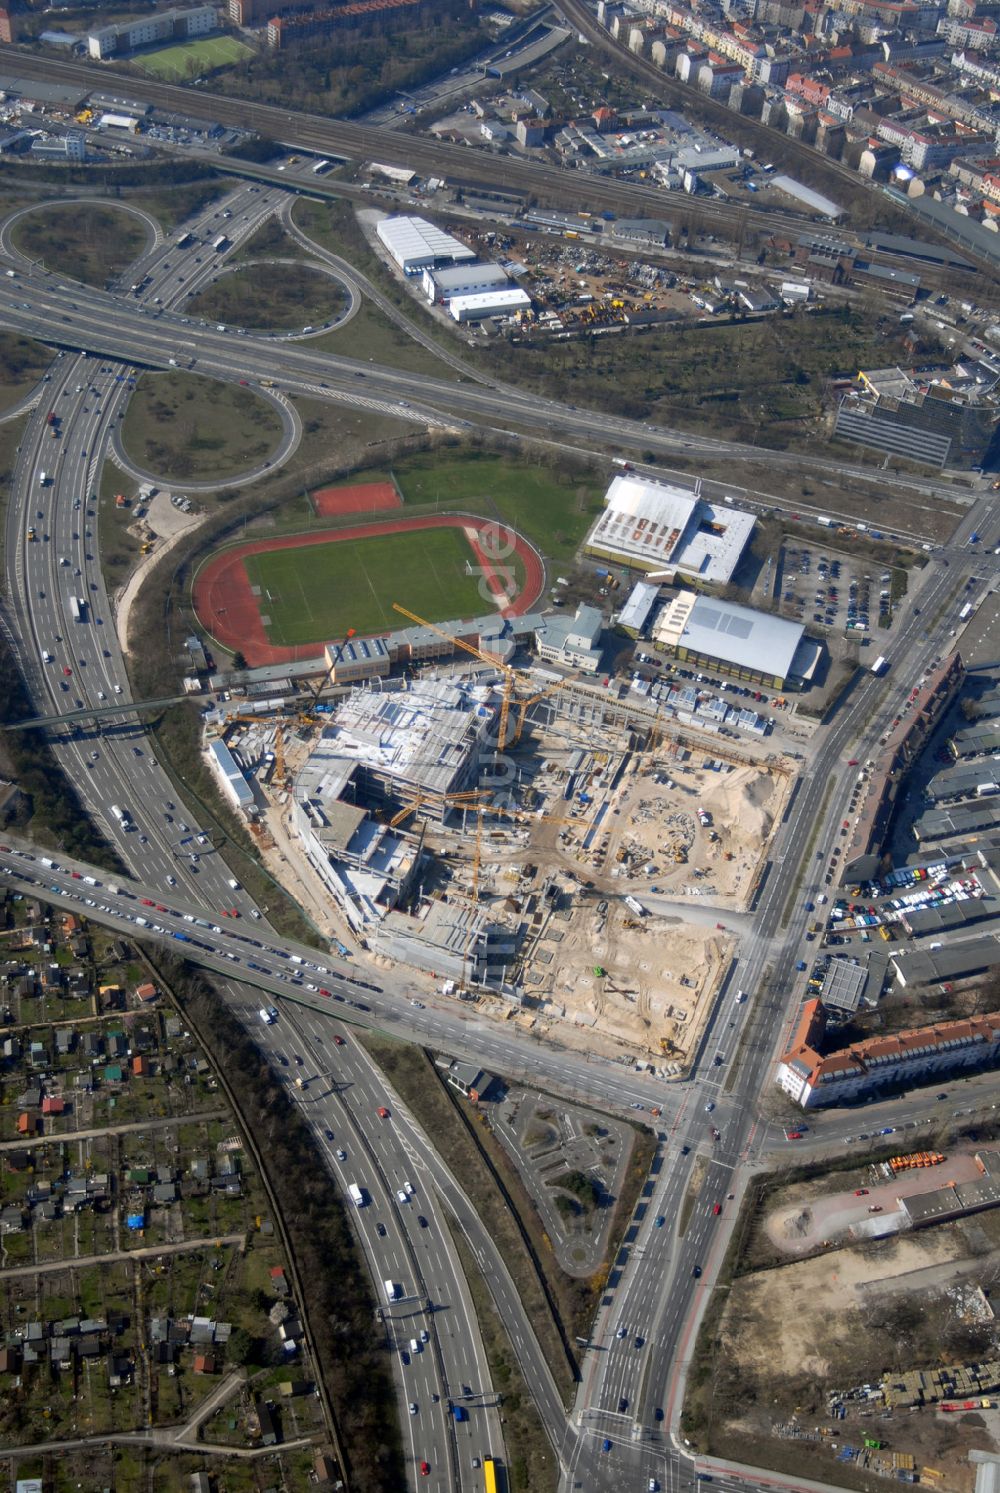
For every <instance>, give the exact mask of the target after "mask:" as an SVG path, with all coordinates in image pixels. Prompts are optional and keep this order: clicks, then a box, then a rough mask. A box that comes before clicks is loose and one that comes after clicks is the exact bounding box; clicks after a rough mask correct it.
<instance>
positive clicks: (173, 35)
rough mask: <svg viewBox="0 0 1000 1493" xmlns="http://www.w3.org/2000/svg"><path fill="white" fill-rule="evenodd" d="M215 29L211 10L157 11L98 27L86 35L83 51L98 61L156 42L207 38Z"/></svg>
mask: <svg viewBox="0 0 1000 1493" xmlns="http://www.w3.org/2000/svg"><path fill="white" fill-rule="evenodd" d="M217 26H218V21H217V18H216V11H215V7H214V6H212V5H198V6H195V7H193V8H192V9H190V10H159V11H155V12H153V14H151V15H148V16H143V17H142V18H141V19H140V20H136V21H123V22H120V23H115V24H114V25H111V26H99V27H97V28H96V29H95V30H94V31H90V32H88V33H87V51H88V52H89V54H90V56H91V57H96V58H98V59H100V58H102V57H112V56H114V55H115V54H116V53H120V52H134V51H136V50H137V49H138V48H139V47H150V46H155V45H156V44H157V43H158V42H162V43H165V42H181V41H190V40H191V39H192V38H193V37H195V36H207V35H208V34H209V32H211V31H215V30H216V29H217Z"/></svg>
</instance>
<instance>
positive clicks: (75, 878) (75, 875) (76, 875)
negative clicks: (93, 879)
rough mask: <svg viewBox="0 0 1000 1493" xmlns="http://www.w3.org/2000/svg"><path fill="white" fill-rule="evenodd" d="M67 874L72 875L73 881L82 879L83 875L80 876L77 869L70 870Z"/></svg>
mask: <svg viewBox="0 0 1000 1493" xmlns="http://www.w3.org/2000/svg"><path fill="white" fill-rule="evenodd" d="M69 874H70V875H71V876H72V878H73V880H74V881H82V880H83V877H82V875H81V873H80V872H79V871H71V872H70V873H69Z"/></svg>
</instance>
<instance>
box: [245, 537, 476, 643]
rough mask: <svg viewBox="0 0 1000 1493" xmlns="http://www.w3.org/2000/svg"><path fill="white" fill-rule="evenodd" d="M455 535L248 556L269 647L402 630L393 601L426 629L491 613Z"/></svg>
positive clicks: (469, 557) (339, 544) (387, 539)
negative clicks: (423, 620) (351, 630)
mask: <svg viewBox="0 0 1000 1493" xmlns="http://www.w3.org/2000/svg"><path fill="white" fill-rule="evenodd" d="M470 561H471V562H472V563H473V564H475V558H474V556H473V553H472V550H471V548H470V547H469V544H468V541H467V540H466V538H465V536H464V535H463V534H462V532H461V530H460V529H453V528H441V529H417V530H411V531H410V532H408V533H403V534H379V535H373V536H372V537H371V538H370V539H354V540H343V541H340V542H338V541H332V542H329V543H325V544H315V545H307V546H305V547H300V548H297V549H278V550H268V551H265V552H264V553H263V554H259V555H249V556H248V557H247V559H246V562H245V563H246V571H247V575H248V577H249V579H250V584H251V585H252V586H259V587H260V595H259V596H258V597H257V605H258V607H259V608H260V614H261V616H262V617H264V618H267V619H268V621H267V622H266V623H265V632H266V633H267V637H268V641H269V642H271V643H274V644H276V645H277V646H279V647H286V648H290V647H296V646H298V645H299V644H301V643H325V642H331V641H335V640H336V639H339V638H342V637H343V636H344V635H345V633H346V632H347V631H348V629H349V628H352V627H353V628H354V630H355V631H356V632H357V633H359V634H361V635H362V636H364V635H365V634H366V633H377V632H386V631H388V630H390V629H392V628H396V627H401V626H403V625H404V619H403V618H402V617H400V615H399V613H398V612H394V611H393V610H392V603H393V602H394V601H398V602H399V603H400V604H401V605H402V606H405V607H408V608H409V609H410V611H412V612H416V613H417V614H418V615H419V616H421V617H426V618H427V620H428V622H447V621H450V620H451V619H452V618H453V617H481V616H483V615H484V614H485V613H486V612H489V611H491V610H493V608H492V606H491V603H490V601H489V599H488V597H489V592H488V590H487V589H486V588H485V587H484V589H483V592H482V593H481V592H480V589H479V577H478V576H477V575H468V574H467V573H466V565H467V564H469V562H470Z"/></svg>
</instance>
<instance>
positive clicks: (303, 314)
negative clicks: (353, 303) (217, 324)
mask: <svg viewBox="0 0 1000 1493" xmlns="http://www.w3.org/2000/svg"><path fill="white" fill-rule="evenodd" d="M343 305H344V292H343V291H342V289H341V287H340V285H339V284H338V282H337V281H336V280H333V279H331V277H330V276H329V275H325V274H323V272H322V271H321V270H314V269H312V268H310V266H309V265H305V264H282V265H274V264H255V265H247V266H246V268H245V269H239V270H233V272H232V273H231V274H224V275H222V276H221V277H220V278H219V279H218V280H216V281H215V283H214V284H212V285H210V286H208V288H207V289H206V290H203V291H202V292H201V294H200V295H196V296H194V297H192V299H191V301H190V302H189V303H188V308H187V309H188V310H189V311H190V312H191V314H192V316H207V317H209V318H211V319H212V320H214V321H223V322H226V323H228V324H229V325H231V326H240V327H252V328H254V329H255V330H258V329H263V330H265V331H272V330H277V331H301V330H302V328H303V327H309V326H322V325H323V323H324V322H327V321H331V320H332V319H333V318H334V317H335V316H337V315H338V314H339V313H340V311H341V309H342V308H343Z"/></svg>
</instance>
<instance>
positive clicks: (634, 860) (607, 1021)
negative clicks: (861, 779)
mask: <svg viewBox="0 0 1000 1493" xmlns="http://www.w3.org/2000/svg"><path fill="white" fill-rule="evenodd" d="M459 647H460V649H461V650H462V651H464V652H474V653H475V657H476V663H477V665H478V666H473V661H472V660H471V659H468V658H463V657H462V653H461V651H460V652H459V653H458V654H454V653H453V656H452V658H451V659H449V660H442V661H441V662H439V663H436V664H435V665H433V666H432V667H427V668H424V669H423V670H422V671H420V672H419V673H416V674H411V676H410V677H404V678H400V679H388V678H384V679H380V680H378V681H377V682H376V683H377V687H376V688H372V687H371V686H370V685H364V684H362V685H359V686H358V687H356V688H353V689H350V690H347V691H345V690H343V689H341V690H340V691H339V693H335V694H333V695H331V693H330V691H329V689H328V688H326V686H327V683H328V681H327V680H326V679H322V680H320V682H319V686H318V687H317V689H316V691H315V693H314V698H313V699H312V701H311V702H310V703H309V704H308V705H306V706H302V705H301V703H299V704H298V705H296V704H295V703H294V702H289V703H288V704H287V705H286V702H285V701H282V700H274V701H269V702H267V708H261V706H257V707H248V706H246V705H240V706H232V707H229V708H227V707H221V708H220V709H219V710H218V711H217V712H215V714H214V716H213V717H212V718H210V720H209V724H208V730H207V738H206V751H207V752H208V754H209V760H210V761H213V758H214V766H215V769H216V772H217V773H218V772H219V771H220V767H219V763H220V761H221V762H222V763H223V769H222V770H223V771H225V772H228V773H229V776H230V780H232V779H233V777H234V776H236V777H238V778H239V780H240V784H241V785H242V786H241V787H240V788H239V792H240V794H241V796H242V798H243V801H244V803H243V806H244V812H245V814H246V817H247V819H248V822H249V823H250V825H251V828H252V830H253V832H254V834H255V836H256V838H257V842H258V845H259V847H260V850H261V853H262V855H263V857H264V859H265V860H266V861H267V862H268V863H269V864H270V868H271V870H272V872H273V874H274V875H275V877H276V878H277V879H279V880H280V881H281V882H282V883H283V884H284V885H286V886H287V887H288V888H289V890H290V891H292V893H293V894H294V895H295V896H296V897H297V898H298V900H299V901H300V902H301V903H302V905H303V906H304V907H306V909H307V911H308V912H309V913H310V916H311V917H312V918H313V920H314V921H315V922H316V923H317V926H319V927H320V928H321V929H322V931H323V932H324V933H325V934H327V935H328V936H329V937H330V938H331V939H333V940H338V941H340V940H347V939H351V940H353V941H354V942H355V944H356V945H357V946H359V947H360V949H361V950H363V951H364V952H365V953H366V955H367V957H368V958H370V959H371V960H372V961H373V962H375V963H376V964H378V965H381V966H382V967H386V966H388V965H407V966H409V967H410V968H412V970H413V971H414V972H415V974H417V975H423V976H424V977H426V979H427V980H428V981H429V982H433V986H434V988H437V989H439V990H440V991H443V992H444V993H445V994H446V995H449V996H454V997H455V998H456V999H457V998H461V999H465V1000H475V1001H477V1002H478V1003H479V1005H480V1007H481V1009H482V1010H484V1011H488V1012H490V1011H491V1012H495V1014H496V1015H497V1016H498V1017H499V1018H502V1019H505V1020H508V1021H515V1022H517V1023H519V1024H524V1025H527V1026H530V1027H531V1028H532V1029H534V1030H535V1031H537V1032H539V1033H540V1034H541V1033H551V1034H552V1035H553V1036H556V1035H557V1036H558V1038H559V1040H560V1041H561V1042H563V1043H565V1044H566V1045H568V1046H578V1047H580V1048H581V1049H590V1050H600V1051H604V1052H607V1053H614V1054H616V1055H619V1056H621V1058H622V1060H623V1061H630V1062H636V1063H640V1064H643V1065H648V1066H650V1067H652V1068H654V1069H655V1070H656V1071H658V1072H660V1073H661V1074H662V1075H663V1076H665V1077H671V1076H676V1075H678V1074H680V1073H682V1072H683V1071H684V1068H685V1065H686V1062H687V1059H688V1057H689V1056H690V1054H691V1053H692V1052H693V1051H694V1049H695V1047H696V1045H697V1042H698V1038H699V1033H700V1031H701V1028H702V1025H703V1022H704V1019H705V1016H706V1015H707V1012H708V1010H709V1009H710V1007H711V1003H712V1001H713V999H714V996H715V994H716V993H717V991H718V989H719V985H720V982H721V981H722V980H723V979H724V977H725V975H726V973H727V971H728V968H729V965H730V961H731V957H732V948H733V937H734V935H733V932H732V930H731V928H729V927H727V917H729V918H730V919H732V918H734V917H738V916H739V914H741V913H742V912H744V911H745V910H746V909H747V908H748V907H749V905H750V903H751V901H752V899H753V896H754V893H755V890H756V887H757V884H758V881H759V877H760V874H761V871H762V869H763V866H764V864H765V861H766V857H767V852H768V846H769V844H770V840H771V836H772V833H773V830H774V828H775V826H776V825H777V824H778V823H779V822H780V820H781V817H782V814H783V813H784V810H785V807H786V804H787V800H788V794H789V790H790V786H791V782H792V780H793V764H792V763H791V762H789V761H788V760H786V759H784V758H782V757H780V756H776V755H775V754H773V753H770V752H769V751H768V748H767V745H766V744H765V743H764V742H752V743H751V742H748V743H746V744H745V745H744V744H743V743H740V744H739V745H738V747H734V746H732V745H730V744H729V743H728V742H726V743H723V742H722V741H721V740H720V739H719V737H718V736H717V735H715V736H713V735H711V734H709V733H707V732H706V733H702V732H700V731H698V730H696V729H685V730H683V731H681V730H674V729H673V728H672V727H671V726H668V725H667V723H665V722H663V721H661V720H659V718H658V717H657V715H656V713H655V712H653V711H651V710H650V708H649V706H648V703H647V702H644V701H642V700H641V699H636V700H635V701H631V700H624V701H623V700H622V699H621V698H620V697H616V698H614V699H613V698H611V696H610V695H609V693H608V692H607V691H606V690H604V689H602V687H601V686H600V685H599V684H598V683H597V682H595V681H591V680H583V679H580V678H576V677H572V676H570V677H559V676H556V675H554V674H553V673H552V672H550V671H542V670H539V669H537V668H535V669H523V670H522V669H515V668H513V667H512V666H511V665H510V664H509V663H508V662H507V660H505V659H504V660H501V659H500V658H498V657H497V656H496V655H493V654H486V653H483V652H480V651H479V650H474V649H471V648H468V649H462V645H459ZM324 692H325V696H326V697H325V698H324V699H322V700H320V698H319V696H320V694H321V693H324ZM428 988H431V987H430V985H429V986H428Z"/></svg>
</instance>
